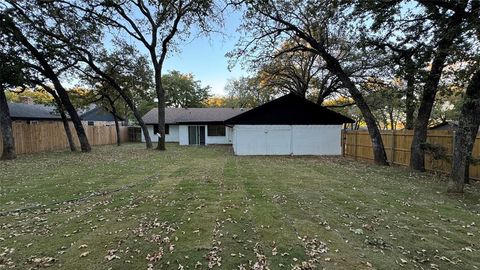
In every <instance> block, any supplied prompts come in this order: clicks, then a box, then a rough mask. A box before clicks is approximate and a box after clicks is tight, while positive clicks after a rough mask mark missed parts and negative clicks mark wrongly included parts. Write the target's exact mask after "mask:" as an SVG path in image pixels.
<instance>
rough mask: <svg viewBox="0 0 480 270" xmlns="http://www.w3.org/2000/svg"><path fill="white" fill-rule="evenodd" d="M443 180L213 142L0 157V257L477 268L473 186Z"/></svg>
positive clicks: (38, 262) (203, 265)
mask: <svg viewBox="0 0 480 270" xmlns="http://www.w3.org/2000/svg"><path fill="white" fill-rule="evenodd" d="M444 181H445V179H444V178H443V177H442V176H435V175H430V174H414V173H411V172H409V171H408V170H406V169H403V168H398V167H377V166H373V165H370V164H366V163H360V162H354V161H349V160H345V159H342V158H322V157H236V156H233V154H232V153H231V150H230V148H229V147H224V146H218V147H210V146H209V147H180V146H177V145H173V144H172V145H168V150H167V151H166V152H157V151H154V150H151V151H147V150H145V149H144V146H143V145H141V144H127V145H124V146H121V147H115V146H104V147H96V148H94V149H93V151H92V152H91V153H88V154H82V153H73V154H72V153H69V152H55V153H45V154H36V155H26V156H20V157H19V158H18V159H17V160H15V161H13V162H2V163H1V164H0V184H1V185H0V212H1V214H0V268H2V267H5V268H18V269H30V268H33V269H35V268H42V267H50V268H53V269H55V268H64V269H147V268H148V267H151V269H195V267H196V268H197V269H208V268H209V264H210V266H211V267H213V268H215V269H251V268H253V267H254V266H255V267H257V268H254V269H262V268H261V266H262V265H264V266H265V265H266V266H268V267H269V268H270V269H292V268H295V267H297V268H295V269H310V268H308V267H312V266H315V267H317V268H318V269H322V268H325V269H370V268H375V269H402V268H403V269H415V268H418V269H479V268H480V231H479V226H480V186H479V185H478V184H474V185H470V186H469V187H467V193H466V194H465V195H449V194H446V193H445V182H444ZM17 209H21V211H17ZM109 251H110V253H109ZM82 254H83V255H82ZM108 255H110V257H109V256H108ZM155 256H156V257H155ZM147 257H148V258H149V259H147ZM109 259H110V260H109ZM302 264H303V268H301V266H302ZM182 267H183V268H182ZM242 267H243V268H242ZM264 269H265V268H264Z"/></svg>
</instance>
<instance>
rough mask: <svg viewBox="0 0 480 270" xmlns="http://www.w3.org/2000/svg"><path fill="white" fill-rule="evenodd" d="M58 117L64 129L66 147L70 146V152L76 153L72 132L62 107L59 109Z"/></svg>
mask: <svg viewBox="0 0 480 270" xmlns="http://www.w3.org/2000/svg"><path fill="white" fill-rule="evenodd" d="M58 110H59V111H60V117H62V123H63V129H65V134H66V135H67V140H68V145H69V146H70V151H72V152H75V151H77V147H76V146H75V142H74V140H73V135H72V131H71V130H70V124H69V123H68V118H67V115H66V114H65V110H64V109H63V107H61V105H60V107H59V109H58Z"/></svg>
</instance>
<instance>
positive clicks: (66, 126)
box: [42, 85, 77, 152]
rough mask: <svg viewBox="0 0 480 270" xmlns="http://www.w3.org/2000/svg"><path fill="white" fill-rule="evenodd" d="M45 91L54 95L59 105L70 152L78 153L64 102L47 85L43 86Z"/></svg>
mask: <svg viewBox="0 0 480 270" xmlns="http://www.w3.org/2000/svg"><path fill="white" fill-rule="evenodd" d="M42 87H43V89H45V91H47V92H48V93H50V95H52V97H53V99H54V100H55V103H57V108H58V111H59V113H60V117H61V118H62V123H63V129H64V130H65V135H67V141H68V145H69V146H70V151H72V152H75V151H77V147H76V146H75V141H74V140H73V135H72V131H71V130H70V124H69V123H68V118H67V115H66V114H65V108H63V105H62V101H61V100H60V98H59V97H58V95H57V94H56V93H55V91H53V89H51V88H49V87H48V86H46V85H42Z"/></svg>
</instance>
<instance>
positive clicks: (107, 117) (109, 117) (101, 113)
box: [80, 107, 123, 121]
mask: <svg viewBox="0 0 480 270" xmlns="http://www.w3.org/2000/svg"><path fill="white" fill-rule="evenodd" d="M80 119H82V120H83V121H115V118H114V117H113V114H111V113H110V112H107V111H106V110H105V109H104V108H102V107H96V108H94V109H92V110H90V111H88V112H86V113H84V114H82V115H80ZM119 120H120V121H123V118H119Z"/></svg>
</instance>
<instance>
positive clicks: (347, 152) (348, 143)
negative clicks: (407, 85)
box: [343, 130, 480, 180]
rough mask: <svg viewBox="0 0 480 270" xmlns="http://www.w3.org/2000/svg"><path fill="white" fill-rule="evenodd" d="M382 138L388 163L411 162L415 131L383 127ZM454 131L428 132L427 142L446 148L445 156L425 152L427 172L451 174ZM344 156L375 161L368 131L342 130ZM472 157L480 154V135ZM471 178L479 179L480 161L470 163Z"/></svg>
mask: <svg viewBox="0 0 480 270" xmlns="http://www.w3.org/2000/svg"><path fill="white" fill-rule="evenodd" d="M381 134H382V139H383V144H384V146H385V151H386V152H387V159H388V162H390V163H393V164H397V165H401V166H409V165H410V146H411V144H412V138H413V131H411V130H397V131H392V130H382V131H381ZM454 136H455V134H454V132H453V131H446V130H439V131H429V132H428V136H427V142H428V143H429V144H434V145H438V146H442V147H443V148H444V149H445V150H446V153H447V155H446V159H435V158H433V155H432V153H429V152H428V151H427V152H426V153H427V154H426V157H425V168H426V169H427V170H428V171H436V172H442V173H450V172H451V169H452V165H451V158H452V155H453V140H454ZM343 143H344V145H343V155H344V156H345V157H350V158H354V159H359V160H369V161H373V150H372V142H371V140H370V135H369V134H368V131H363V130H362V131H359V130H346V131H344V132H343ZM472 155H473V158H475V159H477V158H479V157H480V137H477V139H476V141H475V145H474V147H473V153H472ZM470 178H472V179H476V180H480V164H476V165H471V166H470Z"/></svg>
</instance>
